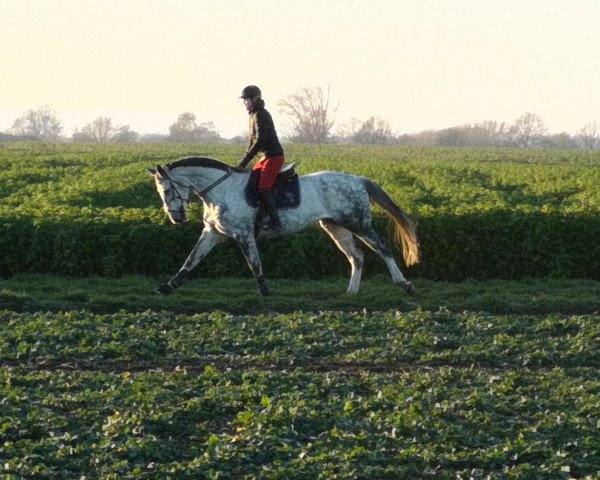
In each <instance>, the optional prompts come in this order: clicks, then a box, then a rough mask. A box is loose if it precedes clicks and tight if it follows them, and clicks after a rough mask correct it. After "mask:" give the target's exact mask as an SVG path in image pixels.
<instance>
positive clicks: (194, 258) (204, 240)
mask: <svg viewBox="0 0 600 480" xmlns="http://www.w3.org/2000/svg"><path fill="white" fill-rule="evenodd" d="M223 240H224V238H223V236H222V235H221V234H219V233H218V232H216V231H214V230H213V229H212V228H211V227H210V226H208V225H205V227H204V230H202V235H200V238H199V239H198V242H197V243H196V246H195V247H194V249H193V250H192V251H191V252H190V254H189V256H188V258H187V260H186V261H185V263H184V264H183V266H182V267H181V268H180V269H179V271H178V272H177V274H176V275H175V276H174V277H173V278H171V280H169V281H168V282H167V283H164V284H162V285H160V286H159V287H158V288H156V290H154V291H155V292H156V293H158V294H160V295H170V294H171V293H172V292H173V290H175V289H176V288H179V286H181V284H182V283H183V280H184V279H185V277H187V275H188V273H189V272H190V271H191V270H192V269H193V268H194V267H196V265H198V263H200V261H201V260H202V259H203V258H204V257H206V255H208V253H209V252H210V251H211V250H212V249H213V247H214V246H215V245H216V244H217V243H219V242H221V241H223Z"/></svg>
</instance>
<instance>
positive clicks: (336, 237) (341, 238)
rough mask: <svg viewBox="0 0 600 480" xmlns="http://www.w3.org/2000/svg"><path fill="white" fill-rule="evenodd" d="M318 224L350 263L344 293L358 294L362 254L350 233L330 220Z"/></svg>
mask: <svg viewBox="0 0 600 480" xmlns="http://www.w3.org/2000/svg"><path fill="white" fill-rule="evenodd" d="M319 224H320V225H321V228H323V230H325V231H326V232H327V233H328V235H329V236H330V237H331V238H332V240H333V241H334V242H335V244H336V245H337V246H338V248H339V249H340V250H341V251H342V252H343V253H344V255H346V257H347V258H348V261H349V262H350V266H351V267H352V273H351V275H350V283H349V285H348V290H347V291H346V293H349V294H353V293H356V292H358V287H359V286H360V277H361V275H362V267H363V260H364V253H363V252H362V250H361V249H360V248H358V245H356V242H355V241H354V236H353V235H352V232H350V230H347V229H346V228H344V227H342V226H341V225H339V224H338V223H335V222H333V221H331V220H320V221H319Z"/></svg>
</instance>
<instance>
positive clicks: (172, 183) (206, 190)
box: [164, 168, 235, 204]
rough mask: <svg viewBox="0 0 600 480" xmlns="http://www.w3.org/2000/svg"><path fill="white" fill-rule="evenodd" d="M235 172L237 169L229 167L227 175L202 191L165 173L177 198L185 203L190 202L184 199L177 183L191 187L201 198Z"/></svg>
mask: <svg viewBox="0 0 600 480" xmlns="http://www.w3.org/2000/svg"><path fill="white" fill-rule="evenodd" d="M234 172H235V169H233V168H231V169H229V171H228V172H227V173H226V174H225V175H223V176H222V177H221V178H217V180H215V181H214V182H213V183H211V184H210V185H209V186H208V187H206V188H205V189H204V190H202V191H201V192H199V191H197V190H196V189H195V188H193V187H192V186H191V185H189V186H188V185H184V184H183V183H179V182H176V181H175V180H173V179H172V178H171V177H170V176H169V174H168V173H167V172H166V171H165V172H164V173H165V175H166V177H167V179H168V180H169V183H170V184H171V186H172V187H173V190H174V191H175V194H176V196H177V198H178V199H179V201H180V202H181V203H182V204H183V203H188V202H189V201H185V200H183V197H182V196H181V194H180V193H179V190H178V189H177V188H176V187H175V185H179V186H180V187H184V188H191V189H192V190H193V191H194V193H195V194H196V195H198V196H199V197H200V198H202V197H203V196H204V195H206V194H207V193H208V192H210V191H211V190H212V189H213V188H215V187H216V186H217V185H219V184H220V183H221V182H222V181H224V180H226V179H227V178H229V177H230V176H231V175H232V174H233V173H234Z"/></svg>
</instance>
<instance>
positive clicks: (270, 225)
mask: <svg viewBox="0 0 600 480" xmlns="http://www.w3.org/2000/svg"><path fill="white" fill-rule="evenodd" d="M260 228H261V229H263V230H274V231H276V232H279V231H281V230H282V229H283V225H281V222H278V223H275V222H274V220H273V219H272V218H270V219H269V220H268V221H266V222H264V223H261V224H260Z"/></svg>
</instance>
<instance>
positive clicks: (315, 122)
mask: <svg viewBox="0 0 600 480" xmlns="http://www.w3.org/2000/svg"><path fill="white" fill-rule="evenodd" d="M277 105H278V106H279V109H280V110H279V113H281V114H282V115H283V121H282V123H281V126H282V133H283V135H282V136H283V138H284V140H285V141H286V142H291V143H317V144H324V143H330V144H331V143H340V144H377V145H416V146H450V147H468V146H475V147H518V148H564V149H571V148H584V149H589V150H597V149H600V131H599V130H598V125H597V123H596V122H589V123H586V124H585V125H584V126H583V127H582V128H581V129H579V130H578V131H577V133H576V135H574V136H572V135H570V134H568V133H566V132H563V133H558V134H549V133H548V129H547V127H546V125H545V124H544V121H543V120H542V119H541V118H540V117H539V116H538V115H536V114H535V113H530V112H527V113H524V114H522V115H521V116H519V117H518V118H517V119H515V120H514V121H513V123H512V124H510V125H509V124H506V123H504V122H502V123H499V122H498V121H496V120H487V121H484V122H481V123H475V124H466V125H460V126H455V127H450V128H445V129H442V130H425V131H422V132H418V133H410V134H406V133H405V134H399V133H396V132H394V130H393V129H392V126H391V125H390V123H389V121H387V120H386V119H384V118H380V117H375V116H373V117H370V118H367V119H366V120H360V119H357V118H352V119H351V120H350V121H348V122H346V123H344V124H341V125H339V126H337V128H336V129H335V130H334V128H333V127H334V125H335V113H336V111H337V108H338V106H339V102H337V103H336V104H335V106H333V102H332V101H331V91H330V87H329V86H327V87H326V88H323V87H302V88H300V89H299V90H298V91H296V92H295V93H293V94H291V95H289V96H287V97H286V98H284V99H282V100H279V102H278V103H277ZM62 130H63V127H62V123H61V121H60V120H59V119H58V118H57V115H56V113H55V112H54V111H53V110H52V109H50V108H49V107H47V106H44V107H41V108H39V109H38V110H28V111H26V112H25V113H23V114H22V115H21V116H20V117H19V118H17V119H16V120H15V121H14V123H13V125H12V127H11V128H10V129H9V130H8V131H6V132H4V133H0V142H7V141H17V140H45V141H72V142H84V143H137V142H165V143H168V142H171V143H189V144H202V143H245V142H247V137H246V134H245V133H242V134H240V135H238V136H236V137H233V138H230V139H225V138H223V137H221V135H220V134H219V132H218V130H217V129H216V127H215V125H214V123H213V122H211V121H205V122H199V121H197V119H196V115H195V114H193V113H191V112H185V113H182V114H180V115H179V116H178V117H177V120H176V121H175V122H174V123H173V124H172V125H171V126H170V127H169V133H168V134H150V135H147V134H146V135H142V134H139V133H138V132H135V131H133V130H132V129H131V127H130V126H129V125H116V124H114V123H113V121H112V119H111V118H109V117H98V118H96V119H94V120H93V121H91V122H89V123H87V124H86V125H84V126H83V127H82V128H81V129H80V128H79V127H78V128H76V129H75V131H74V132H73V134H72V136H71V137H70V138H69V137H65V136H62Z"/></svg>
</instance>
